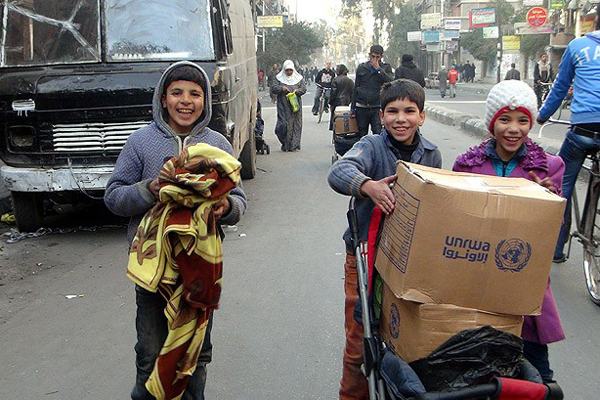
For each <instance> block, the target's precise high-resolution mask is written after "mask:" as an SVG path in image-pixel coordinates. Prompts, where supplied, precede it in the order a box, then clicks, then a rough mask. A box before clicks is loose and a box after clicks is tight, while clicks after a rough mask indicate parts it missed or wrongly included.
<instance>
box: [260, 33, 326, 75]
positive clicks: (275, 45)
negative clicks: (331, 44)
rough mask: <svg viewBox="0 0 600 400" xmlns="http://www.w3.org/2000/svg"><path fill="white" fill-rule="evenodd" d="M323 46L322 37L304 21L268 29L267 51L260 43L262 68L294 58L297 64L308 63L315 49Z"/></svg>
mask: <svg viewBox="0 0 600 400" xmlns="http://www.w3.org/2000/svg"><path fill="white" fill-rule="evenodd" d="M322 46H323V40H322V38H321V37H320V36H319V35H318V34H317V32H316V31H315V30H314V29H313V28H311V27H310V26H309V25H308V24H307V23H305V22H304V21H302V22H296V23H286V24H284V25H283V28H279V29H273V30H270V31H269V30H268V31H266V51H262V50H263V49H262V44H259V51H258V53H257V56H258V62H259V65H260V66H261V67H262V68H266V66H269V65H273V64H274V63H278V64H280V65H281V64H282V63H283V62H284V61H285V60H292V61H294V63H296V65H304V64H308V63H309V61H310V56H311V54H312V53H313V51H314V50H315V49H317V48H320V47H322Z"/></svg>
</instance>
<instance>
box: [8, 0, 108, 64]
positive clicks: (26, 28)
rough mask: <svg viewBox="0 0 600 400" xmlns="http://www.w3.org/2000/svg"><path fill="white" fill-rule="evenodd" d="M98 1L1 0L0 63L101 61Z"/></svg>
mask: <svg viewBox="0 0 600 400" xmlns="http://www.w3.org/2000/svg"><path fill="white" fill-rule="evenodd" d="M98 1H99V0H52V1H48V0H14V1H2V2H0V17H1V18H2V19H0V21H1V24H2V25H1V26H2V31H1V32H0V66H2V67H13V66H20V65H47V64H65V63H67V64H69V63H77V62H94V61H100V34H99V32H100V25H99V18H98V15H99V14H98V12H99V6H98Z"/></svg>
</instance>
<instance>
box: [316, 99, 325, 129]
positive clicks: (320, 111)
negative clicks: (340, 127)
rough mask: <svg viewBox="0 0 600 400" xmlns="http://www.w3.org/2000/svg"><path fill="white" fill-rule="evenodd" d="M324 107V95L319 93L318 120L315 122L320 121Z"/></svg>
mask: <svg viewBox="0 0 600 400" xmlns="http://www.w3.org/2000/svg"><path fill="white" fill-rule="evenodd" d="M324 108H325V96H323V95H321V98H320V99H319V120H318V121H317V124H318V123H319V122H321V119H322V118H323V109H324Z"/></svg>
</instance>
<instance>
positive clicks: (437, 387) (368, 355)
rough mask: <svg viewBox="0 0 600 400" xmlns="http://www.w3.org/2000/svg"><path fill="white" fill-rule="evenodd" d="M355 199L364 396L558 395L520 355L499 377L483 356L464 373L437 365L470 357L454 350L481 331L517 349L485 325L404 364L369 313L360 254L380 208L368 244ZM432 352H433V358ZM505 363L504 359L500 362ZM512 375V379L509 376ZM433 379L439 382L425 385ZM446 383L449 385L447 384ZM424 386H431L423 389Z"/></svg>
mask: <svg viewBox="0 0 600 400" xmlns="http://www.w3.org/2000/svg"><path fill="white" fill-rule="evenodd" d="M355 200H356V199H355V198H352V199H351V200H350V206H349V210H348V213H347V217H348V223H349V226H350V233H351V237H352V246H353V248H354V249H355V254H356V269H357V274H358V294H359V301H358V302H357V304H356V311H355V319H357V322H359V324H361V325H362V326H363V336H364V340H363V344H364V354H363V357H364V362H363V367H362V369H363V373H364V374H365V376H366V378H367V381H368V387H369V400H408V399H410V400H477V399H482V400H483V399H486V400H487V399H490V400H493V399H499V400H562V399H563V392H562V390H561V388H560V386H558V384H556V383H548V384H544V383H541V382H542V380H541V377H540V375H539V373H538V371H537V370H536V369H535V368H534V367H533V366H532V365H531V364H530V363H529V362H528V361H526V360H522V357H518V358H517V357H513V358H512V359H511V362H512V365H513V366H514V367H515V368H513V370H514V371H518V376H516V374H513V377H511V378H506V377H500V374H499V373H498V371H499V370H502V369H500V368H495V365H494V368H486V367H487V366H482V362H481V361H484V358H481V359H478V360H476V361H477V362H476V364H477V367H476V369H477V370H476V369H473V370H469V371H465V373H463V372H462V371H460V372H456V371H451V372H448V371H444V370H443V369H440V368H439V367H440V365H442V366H443V365H446V366H458V368H462V364H465V363H466V362H468V361H469V358H468V357H469V356H473V354H472V353H469V354H467V352H460V347H459V346H460V345H461V344H462V343H464V342H466V341H468V340H469V338H470V339H472V340H471V342H470V343H475V346H479V347H482V346H481V345H479V344H478V343H481V338H485V337H486V335H487V336H489V335H492V336H494V335H495V337H496V338H497V337H499V336H498V335H504V337H508V338H509V340H512V341H513V342H512V343H509V342H507V344H508V345H509V346H510V345H513V344H516V345H517V346H516V347H515V346H512V347H514V348H519V349H520V347H518V344H519V343H520V338H518V337H516V336H514V335H511V334H508V333H504V332H500V331H496V330H495V329H493V328H491V327H489V326H485V327H483V328H479V329H471V330H465V331H462V332H460V333H459V334H457V335H456V336H454V337H452V338H451V339H449V340H448V341H447V342H446V343H444V344H442V345H441V346H440V347H438V349H436V350H435V351H434V352H433V353H432V354H431V355H430V356H428V357H426V358H422V359H419V360H416V361H414V362H411V363H410V365H409V364H408V363H406V362H405V361H404V360H402V359H401V358H400V357H399V356H397V355H395V354H394V353H393V351H392V350H391V349H390V348H388V347H387V345H386V343H385V342H384V341H383V340H382V338H381V337H380V336H379V332H378V322H379V321H378V320H377V319H376V318H375V317H374V316H375V313H374V312H373V305H374V303H375V300H374V297H375V296H374V295H373V291H374V289H373V287H374V282H375V278H374V275H375V271H374V269H373V268H372V266H373V264H374V263H373V262H372V257H369V260H368V263H367V261H366V260H365V258H366V256H372V255H373V254H374V251H375V245H376V238H377V236H378V234H379V232H380V227H381V222H382V220H383V217H382V213H381V211H380V210H379V209H378V208H377V207H375V209H374V212H373V217H372V220H371V223H370V227H369V240H368V244H367V245H366V246H365V244H364V243H361V241H360V239H359V238H360V236H359V234H358V220H357V216H356V210H355V207H354V204H355ZM363 311H364V312H363ZM511 337H512V338H511ZM504 346H505V345H504V343H501V344H498V343H496V347H497V348H502V347H504ZM488 350H489V353H490V354H493V353H494V351H493V349H492V347H490V348H489V349H488V348H485V349H483V351H482V353H481V354H486V357H487V358H486V359H485V360H489V359H490V357H492V356H489V355H488V354H487V353H488ZM444 352H446V353H445V356H446V360H444V359H443V357H439V355H440V354H444ZM513 353H514V352H513ZM436 356H438V357H437V358H436ZM456 357H459V358H460V360H459V361H458V362H455V361H456V360H455V358H456ZM429 361H431V362H429ZM517 362H518V364H517ZM507 365H508V363H506V364H505V365H504V366H503V367H505V366H507ZM480 371H485V374H481V376H479V377H476V376H474V374H473V373H479V372H480ZM454 372H456V373H454ZM515 377H516V378H518V379H514V378H515ZM453 379H454V380H453ZM484 379H485V380H484ZM435 380H438V381H442V382H439V384H438V383H435V384H431V382H432V381H435ZM449 382H451V383H452V384H455V385H454V386H450V385H448V383H449ZM472 382H474V383H472ZM471 383H472V384H471ZM426 386H427V387H428V388H432V387H433V388H434V389H433V390H429V391H428V390H427V389H426Z"/></svg>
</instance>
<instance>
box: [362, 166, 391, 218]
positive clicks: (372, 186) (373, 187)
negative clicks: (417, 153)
mask: <svg viewBox="0 0 600 400" xmlns="http://www.w3.org/2000/svg"><path fill="white" fill-rule="evenodd" d="M396 179H397V176H396V174H394V175H390V176H388V177H385V178H383V179H381V180H379V181H374V180H371V179H369V180H368V181H365V183H363V184H362V186H361V187H360V191H361V192H362V193H363V194H364V195H366V196H369V197H370V198H371V200H373V202H374V203H375V205H376V206H379V208H380V209H381V211H383V213H384V214H385V215H389V214H390V213H391V212H392V211H394V203H396V199H395V198H394V194H393V193H392V190H391V189H390V185H391V184H392V183H394V182H396Z"/></svg>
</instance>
